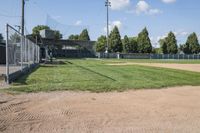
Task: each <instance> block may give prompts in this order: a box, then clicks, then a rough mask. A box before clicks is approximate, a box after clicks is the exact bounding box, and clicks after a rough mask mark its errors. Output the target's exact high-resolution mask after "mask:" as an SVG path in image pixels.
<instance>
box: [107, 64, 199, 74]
mask: <svg viewBox="0 0 200 133" xmlns="http://www.w3.org/2000/svg"><path fill="white" fill-rule="evenodd" d="M108 65H113V66H126V65H143V66H152V67H162V68H172V69H179V70H187V71H193V72H200V64H171V63H113V64H108Z"/></svg>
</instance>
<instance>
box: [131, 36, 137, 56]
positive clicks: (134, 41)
mask: <svg viewBox="0 0 200 133" xmlns="http://www.w3.org/2000/svg"><path fill="white" fill-rule="evenodd" d="M129 40H130V45H131V47H130V53H138V44H137V38H136V39H135V38H130V39H129Z"/></svg>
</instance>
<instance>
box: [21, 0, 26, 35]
mask: <svg viewBox="0 0 200 133" xmlns="http://www.w3.org/2000/svg"><path fill="white" fill-rule="evenodd" d="M24 6H25V0H22V22H21V34H22V35H23V36H24Z"/></svg>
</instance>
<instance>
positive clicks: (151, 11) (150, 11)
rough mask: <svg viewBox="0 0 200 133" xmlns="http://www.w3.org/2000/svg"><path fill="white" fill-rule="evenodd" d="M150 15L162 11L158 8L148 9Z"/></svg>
mask: <svg viewBox="0 0 200 133" xmlns="http://www.w3.org/2000/svg"><path fill="white" fill-rule="evenodd" d="M148 13H149V14H150V15H155V14H161V13H162V11H161V10H159V9H150V10H149V12H148Z"/></svg>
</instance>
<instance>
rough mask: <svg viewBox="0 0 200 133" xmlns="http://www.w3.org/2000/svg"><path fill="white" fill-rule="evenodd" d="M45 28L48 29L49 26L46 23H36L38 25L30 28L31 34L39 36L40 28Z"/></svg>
mask: <svg viewBox="0 0 200 133" xmlns="http://www.w3.org/2000/svg"><path fill="white" fill-rule="evenodd" d="M45 29H46V30H50V27H48V26H46V25H38V26H36V27H34V28H33V29H32V35H33V37H36V36H38V37H40V31H41V30H45Z"/></svg>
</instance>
